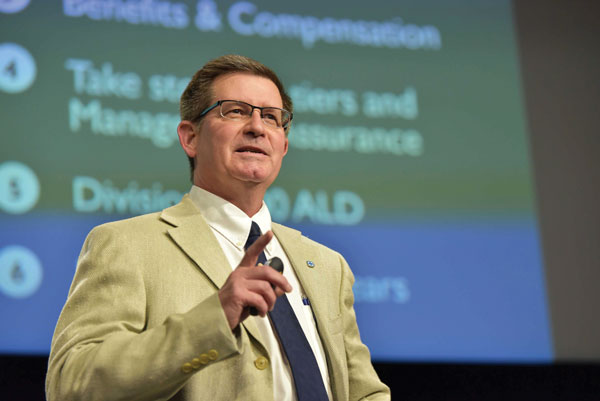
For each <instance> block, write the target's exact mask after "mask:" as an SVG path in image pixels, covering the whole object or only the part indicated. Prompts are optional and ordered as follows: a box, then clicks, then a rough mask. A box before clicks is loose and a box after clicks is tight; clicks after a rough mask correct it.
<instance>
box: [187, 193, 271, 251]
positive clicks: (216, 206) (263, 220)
mask: <svg viewBox="0 0 600 401" xmlns="http://www.w3.org/2000/svg"><path fill="white" fill-rule="evenodd" d="M190 198H191V199H192V202H194V205H196V207H197V208H198V209H199V210H200V213H201V214H202V216H203V217H204V219H205V220H206V222H207V223H208V225H209V226H210V227H211V228H212V229H213V230H215V231H217V232H218V233H219V234H221V235H222V236H223V237H225V238H226V239H227V240H228V241H229V242H231V244H233V246H235V247H236V248H238V249H240V250H242V251H244V244H246V240H247V239H248V234H249V233H250V226H251V225H252V222H253V221H254V222H256V224H258V226H259V227H260V231H261V232H262V233H263V234H264V233H266V232H267V231H269V230H270V229H271V214H270V213H269V208H268V207H267V205H266V203H265V202H264V201H263V203H262V207H261V208H260V210H259V211H258V212H257V213H256V214H255V215H254V216H252V217H248V215H247V214H246V213H244V212H243V211H242V210H241V209H240V208H238V207H237V206H235V205H234V204H233V203H230V202H228V201H226V200H225V199H223V198H221V197H219V196H217V195H215V194H213V193H211V192H208V191H206V190H204V189H202V188H200V187H198V186H196V185H193V186H192V189H190ZM271 246H272V245H271V243H269V244H268V245H267V251H268V252H269V253H271Z"/></svg>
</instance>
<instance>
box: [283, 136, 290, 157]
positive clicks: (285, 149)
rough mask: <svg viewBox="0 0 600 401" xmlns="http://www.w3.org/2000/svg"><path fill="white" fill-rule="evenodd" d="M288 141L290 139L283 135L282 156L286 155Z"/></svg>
mask: <svg viewBox="0 0 600 401" xmlns="http://www.w3.org/2000/svg"><path fill="white" fill-rule="evenodd" d="M289 142H290V141H289V139H288V137H287V136H286V137H285V144H284V145H283V155H284V156H285V155H287V152H288V144H289Z"/></svg>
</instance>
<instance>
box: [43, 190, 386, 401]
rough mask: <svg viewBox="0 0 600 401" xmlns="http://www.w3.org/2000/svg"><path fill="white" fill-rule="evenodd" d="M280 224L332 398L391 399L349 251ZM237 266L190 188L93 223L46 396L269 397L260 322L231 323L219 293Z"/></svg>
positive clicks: (59, 329) (57, 339)
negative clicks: (359, 317)
mask: <svg viewBox="0 0 600 401" xmlns="http://www.w3.org/2000/svg"><path fill="white" fill-rule="evenodd" d="M273 232H274V234H275V235H276V236H277V238H278V240H279V242H280V243H281V245H282V247H283V249H284V250H285V252H286V254H287V255H288V258H289V260H290V262H291V264H292V267H293V268H294V270H295V272H296V275H297V276H298V279H299V280H300V282H301V284H302V286H303V288H304V290H305V292H306V295H307V296H308V297H309V299H310V300H311V303H312V309H313V312H314V315H315V319H316V323H317V327H318V330H319V334H320V337H321V340H322V342H323V346H324V348H325V353H326V356H327V363H328V368H329V375H330V378H331V389H332V393H333V397H334V399H335V400H357V399H369V400H376V399H377V400H380V399H381V400H387V399H389V389H388V388H387V387H386V386H385V385H384V384H383V383H381V382H380V381H379V378H378V377H377V374H376V373H375V371H374V370H373V367H372V365H371V360H370V355H369V351H368V349H367V347H366V346H365V345H363V344H362V342H361V340H360V337H359V333H358V328H357V325H356V319H355V314H354V309H353V295H352V290H351V288H352V284H353V281H354V278H353V276H352V273H351V272H350V269H349V268H348V265H347V264H346V262H345V260H344V259H343V258H342V256H341V255H340V254H338V253H336V252H334V251H332V250H330V249H328V248H326V247H324V246H322V245H320V244H317V243H315V242H314V241H311V240H309V239H308V238H306V237H303V236H301V234H300V232H298V231H296V230H293V229H290V228H287V227H284V226H281V225H278V224H274V225H273ZM307 260H310V261H312V262H314V265H315V266H314V268H309V267H308V266H307V263H306V262H307ZM230 272H231V269H230V267H229V264H228V262H227V260H226V258H225V255H224V254H223V251H222V250H221V248H220V246H219V243H218V241H217V239H216V238H215V237H214V234H213V233H212V231H211V229H210V227H209V226H208V225H207V223H206V222H205V220H204V218H203V217H202V215H201V214H200V212H199V211H198V209H197V208H196V207H195V206H194V205H193V203H192V201H191V200H190V199H189V198H188V197H187V196H186V197H184V199H183V200H182V202H181V203H179V204H177V205H175V206H173V207H170V208H168V209H165V210H164V211H162V213H154V214H149V215H144V216H140V217H135V218H132V219H128V220H122V221H118V222H113V223H108V224H104V225H102V226H99V227H96V228H94V229H93V230H92V231H91V232H90V234H89V235H88V238H87V239H86V241H85V244H84V246H83V249H82V251H81V255H80V257H79V261H78V265H77V271H76V273H75V277H74V279H73V283H72V285H71V289H70V291H69V296H68V298H67V302H66V304H65V307H64V309H63V311H62V313H61V315H60V318H59V321H58V323H57V326H56V330H55V333H54V338H53V340H52V350H51V354H50V360H49V367H48V376H47V379H46V394H47V397H48V400H50V401H59V400H60V401H67V400H86V401H93V400H127V401H133V400H153V401H156V400H168V399H172V400H261V401H263V400H272V399H273V377H272V371H271V369H270V366H269V355H268V352H267V351H266V349H265V347H264V345H263V343H262V339H261V336H260V334H259V331H258V329H257V327H256V324H255V323H254V321H253V319H252V318H249V319H246V320H245V321H244V322H243V323H242V324H241V325H240V326H239V327H238V328H237V329H236V330H235V331H234V332H232V331H231V330H230V328H229V325H228V323H227V319H226V317H225V314H224V312H223V309H222V308H221V305H220V302H219V298H218V296H217V295H218V293H217V291H218V289H219V288H220V287H221V286H222V285H223V284H224V282H225V280H226V278H227V276H228V275H229V273H230Z"/></svg>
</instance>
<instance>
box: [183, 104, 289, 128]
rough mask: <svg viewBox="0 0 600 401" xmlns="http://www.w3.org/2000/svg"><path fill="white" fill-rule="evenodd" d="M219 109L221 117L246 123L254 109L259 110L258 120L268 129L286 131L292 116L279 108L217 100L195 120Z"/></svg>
mask: <svg viewBox="0 0 600 401" xmlns="http://www.w3.org/2000/svg"><path fill="white" fill-rule="evenodd" d="M216 107H219V113H220V114H221V117H223V118H226V119H228V120H234V121H246V120H249V119H250V118H252V113H253V112H254V109H258V110H260V118H261V120H262V121H263V123H265V124H266V125H267V126H269V127H273V128H283V129H286V128H287V127H288V126H289V125H290V122H291V121H292V118H293V114H292V113H291V112H289V111H287V110H285V109H280V108H279V107H260V106H254V105H251V104H250V103H246V102H242V101H240V100H219V101H218V102H216V103H215V104H213V105H211V106H208V107H207V108H206V109H204V111H203V112H202V113H200V115H199V116H198V118H196V119H195V120H199V119H201V118H202V117H204V116H205V115H206V114H207V113H208V112H209V111H211V110H212V109H214V108H216Z"/></svg>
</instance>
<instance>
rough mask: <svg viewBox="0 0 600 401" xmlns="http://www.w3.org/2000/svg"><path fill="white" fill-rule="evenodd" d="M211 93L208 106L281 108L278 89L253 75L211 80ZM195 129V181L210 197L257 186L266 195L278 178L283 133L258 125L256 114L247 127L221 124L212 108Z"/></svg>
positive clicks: (237, 123) (284, 146) (284, 147)
mask: <svg viewBox="0 0 600 401" xmlns="http://www.w3.org/2000/svg"><path fill="white" fill-rule="evenodd" d="M213 93H214V98H213V99H212V102H216V101H218V100H241V101H243V102H246V103H250V104H252V105H255V106H262V107H265V106H274V107H282V101H281V96H280V94H279V90H278V89H277V86H275V84H274V83H273V82H272V81H271V80H269V79H267V78H263V77H259V76H256V75H252V74H245V73H232V74H227V75H222V76H220V77H218V78H217V79H215V81H214V83H213ZM195 129H196V130H197V131H198V137H197V142H196V147H195V148H196V155H197V156H196V166H197V167H196V171H195V174H194V181H195V183H196V185H199V186H200V187H202V188H205V189H208V190H211V189H214V191H213V192H214V193H219V192H221V191H222V190H223V189H230V188H239V187H240V186H239V184H240V183H245V184H248V185H255V184H262V185H263V186H264V189H265V190H266V188H268V186H269V185H271V183H272V182H273V181H274V180H275V178H276V177H277V174H278V173H279V169H280V168H281V162H282V160H283V156H285V154H286V153H287V149H288V139H287V137H286V135H285V132H284V130H283V129H282V128H273V127H270V126H267V125H266V124H265V123H263V122H262V120H261V118H260V111H259V110H258V109H254V111H253V112H252V117H251V118H250V119H249V120H247V121H233V120H228V119H225V118H223V117H222V116H221V115H220V113H219V107H216V108H214V109H213V110H211V111H210V112H208V114H206V115H205V116H204V118H203V120H202V122H201V123H200V125H199V126H198V127H197V128H195ZM219 188H220V189H221V190H219Z"/></svg>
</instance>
